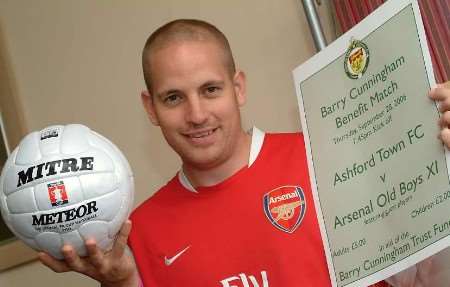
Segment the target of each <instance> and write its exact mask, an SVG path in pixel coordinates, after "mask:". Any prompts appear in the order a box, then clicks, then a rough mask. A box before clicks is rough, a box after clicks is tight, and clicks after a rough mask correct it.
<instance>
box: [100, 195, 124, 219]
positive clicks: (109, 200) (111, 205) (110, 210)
mask: <svg viewBox="0 0 450 287" xmlns="http://www.w3.org/2000/svg"><path fill="white" fill-rule="evenodd" d="M93 200H95V202H96V208H98V212H97V217H96V220H105V221H111V220H112V219H113V218H114V217H115V216H116V215H117V213H118V212H120V209H121V208H122V206H123V204H124V199H123V197H122V196H121V194H120V192H119V191H118V190H115V191H114V192H112V193H108V194H106V195H104V196H102V197H97V198H95V199H93Z"/></svg>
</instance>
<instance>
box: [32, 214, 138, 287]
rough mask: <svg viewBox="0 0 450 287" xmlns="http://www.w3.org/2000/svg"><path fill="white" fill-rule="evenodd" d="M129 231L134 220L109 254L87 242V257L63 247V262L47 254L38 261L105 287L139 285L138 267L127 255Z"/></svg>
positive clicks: (54, 269) (40, 254) (126, 225)
mask: <svg viewBox="0 0 450 287" xmlns="http://www.w3.org/2000/svg"><path fill="white" fill-rule="evenodd" d="M130 231H131V221H130V220H127V221H126V222H125V223H124V224H123V225H122V227H121V229H120V231H119V233H118V235H117V237H116V240H115V241H114V245H113V247H112V249H111V250H110V251H107V252H104V251H102V250H101V249H100V248H98V247H97V244H96V242H95V240H93V239H88V240H86V241H85V244H86V250H87V253H88V255H87V256H86V257H79V256H78V254H77V253H76V252H75V250H74V249H73V247H72V246H70V245H64V246H63V248H62V253H63V255H64V260H57V259H55V258H53V257H51V256H50V255H48V254H46V253H44V252H40V253H39V260H40V261H41V262H42V263H43V264H44V265H46V266H47V267H49V268H50V269H52V270H53V271H55V272H57V273H62V272H68V271H75V272H78V273H81V274H84V275H86V276H89V277H91V278H92V279H94V280H97V281H98V282H100V283H101V286H102V287H130V286H131V287H133V286H139V282H140V280H139V275H138V272H137V268H136V264H135V262H134V259H133V257H132V255H131V254H130V252H126V251H127V240H128V235H129V234H130Z"/></svg>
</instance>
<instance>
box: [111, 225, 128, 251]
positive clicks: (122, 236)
mask: <svg viewBox="0 0 450 287" xmlns="http://www.w3.org/2000/svg"><path fill="white" fill-rule="evenodd" d="M130 231H131V220H129V219H128V220H126V221H125V222H124V223H123V225H122V227H121V228H120V231H119V234H117V238H116V241H115V242H114V246H113V249H112V254H113V257H115V258H120V257H122V255H123V252H124V250H125V247H126V246H127V240H128V235H129V234H130Z"/></svg>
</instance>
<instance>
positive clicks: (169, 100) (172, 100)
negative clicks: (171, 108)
mask: <svg viewBox="0 0 450 287" xmlns="http://www.w3.org/2000/svg"><path fill="white" fill-rule="evenodd" d="M180 100H181V97H180V96H179V95H176V94H173V95H168V96H166V97H165V98H164V103H165V104H167V105H175V104H177V103H178V102H179V101H180Z"/></svg>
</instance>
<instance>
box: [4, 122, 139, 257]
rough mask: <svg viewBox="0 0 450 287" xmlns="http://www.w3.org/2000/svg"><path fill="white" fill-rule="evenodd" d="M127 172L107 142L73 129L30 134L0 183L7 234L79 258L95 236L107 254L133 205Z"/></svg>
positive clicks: (83, 128)
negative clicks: (69, 247) (70, 252)
mask: <svg viewBox="0 0 450 287" xmlns="http://www.w3.org/2000/svg"><path fill="white" fill-rule="evenodd" d="M133 193H134V183H133V175H132V172H131V168H130V166H129V164H128V162H127V160H126V158H125V157H124V156H123V154H122V153H121V152H120V150H119V149H118V148H117V147H116V146H115V145H114V144H113V143H112V142H110V141H109V140H108V139H106V138H105V137H103V136H101V135H100V134H98V133H96V132H94V131H92V130H90V129H89V128H88V127H86V126H83V125H78V124H73V125H66V126H51V127H48V128H45V129H43V130H41V131H36V132H32V133H30V134H28V135H27V136H26V137H25V138H23V139H22V141H21V142H20V144H19V145H18V147H17V148H16V149H15V150H14V151H13V152H12V153H11V155H10V156H9V157H8V160H7V161H6V163H5V166H4V167H3V171H2V174H1V177H0V210H1V214H2V216H3V219H4V221H5V223H6V224H7V225H8V227H9V228H10V229H11V231H12V232H13V233H14V234H15V235H16V236H17V237H18V238H20V239H21V240H23V241H24V242H25V243H26V244H28V245H29V246H31V247H32V248H34V249H36V250H43V251H46V252H48V253H50V254H51V255H53V256H54V257H56V258H62V257H63V256H62V254H61V252H60V250H61V247H62V246H63V245H64V244H71V245H72V246H73V247H74V248H75V250H76V251H77V252H78V254H80V255H81V256H83V255H85V254H86V250H85V246H84V241H85V240H86V239H88V238H94V239H95V240H96V241H97V244H98V246H100V247H101V248H103V249H107V248H109V247H110V246H111V244H112V242H113V241H114V238H115V236H116V234H117V232H118V230H119V229H120V227H121V225H122V223H123V222H124V220H125V219H126V218H127V217H128V215H129V213H130V211H131V207H132V204H133Z"/></svg>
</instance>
